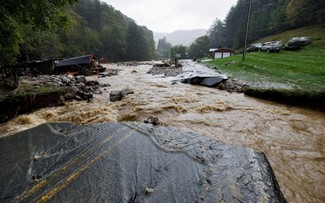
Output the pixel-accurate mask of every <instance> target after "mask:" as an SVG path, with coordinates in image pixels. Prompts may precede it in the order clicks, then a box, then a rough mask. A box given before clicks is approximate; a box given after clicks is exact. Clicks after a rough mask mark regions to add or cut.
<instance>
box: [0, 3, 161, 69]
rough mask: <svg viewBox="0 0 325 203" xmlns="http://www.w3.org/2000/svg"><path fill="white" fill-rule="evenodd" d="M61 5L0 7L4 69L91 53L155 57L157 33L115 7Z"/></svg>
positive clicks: (116, 58) (113, 58)
mask: <svg viewBox="0 0 325 203" xmlns="http://www.w3.org/2000/svg"><path fill="white" fill-rule="evenodd" d="M60 2H62V3H61V4H55V3H52V1H49V0H44V1H42V2H38V1H37V2H30V1H23V2H20V1H17V2H13V1H6V3H4V4H2V5H0V11H1V12H0V13H1V14H0V17H1V19H3V20H1V24H0V33H1V40H0V49H1V52H0V57H1V60H0V66H3V65H8V64H12V63H15V62H17V61H18V62H21V61H28V60H34V59H59V58H66V57H73V56H78V55H83V54H90V53H94V54H96V55H97V56H98V57H105V58H108V60H109V61H127V60H149V59H152V58H153V57H154V52H155V50H154V49H155V47H154V46H155V44H154V39H153V32H152V31H150V30H148V29H147V28H146V27H144V26H139V25H137V24H136V23H135V21H134V20H132V19H130V18H128V17H127V16H125V15H123V14H122V13H121V12H119V11H117V10H115V9H114V8H113V7H112V6H110V5H108V4H106V3H103V2H101V1H99V0H79V1H75V0H66V1H60ZM69 3H70V4H69ZM15 9H16V10H15ZM19 10H21V11H22V12H19ZM17 11H18V12H17ZM37 14H38V15H37ZM46 23H48V24H46ZM43 25H44V26H43Z"/></svg>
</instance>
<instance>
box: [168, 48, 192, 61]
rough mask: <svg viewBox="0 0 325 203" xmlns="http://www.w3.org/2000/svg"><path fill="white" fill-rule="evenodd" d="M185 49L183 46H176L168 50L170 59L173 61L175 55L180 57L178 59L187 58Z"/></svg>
mask: <svg viewBox="0 0 325 203" xmlns="http://www.w3.org/2000/svg"><path fill="white" fill-rule="evenodd" d="M187 49H188V48H187V47H186V46H183V45H176V46H172V47H171V48H170V55H171V58H172V59H175V56H176V54H179V55H180V59H186V58H188V53H187Z"/></svg>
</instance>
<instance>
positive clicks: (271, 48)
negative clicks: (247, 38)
mask: <svg viewBox="0 0 325 203" xmlns="http://www.w3.org/2000/svg"><path fill="white" fill-rule="evenodd" d="M281 46H282V42H281V41H271V42H264V43H263V44H262V46H261V48H260V51H267V52H278V51H280V49H281Z"/></svg>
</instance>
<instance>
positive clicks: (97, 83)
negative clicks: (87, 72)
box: [85, 80, 99, 86]
mask: <svg viewBox="0 0 325 203" xmlns="http://www.w3.org/2000/svg"><path fill="white" fill-rule="evenodd" d="M85 85H86V86H96V85H98V86H99V82H98V81H94V80H92V81H87V82H86V83H85Z"/></svg>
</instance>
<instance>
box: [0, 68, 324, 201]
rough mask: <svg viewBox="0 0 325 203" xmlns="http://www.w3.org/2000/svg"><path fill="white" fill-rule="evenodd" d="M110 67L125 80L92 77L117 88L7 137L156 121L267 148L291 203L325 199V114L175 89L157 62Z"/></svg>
mask: <svg viewBox="0 0 325 203" xmlns="http://www.w3.org/2000/svg"><path fill="white" fill-rule="evenodd" d="M107 67H108V68H113V69H121V71H120V72H119V75H118V76H112V77H106V78H97V77H96V76H92V77H88V80H98V81H99V82H100V83H103V84H110V85H111V87H107V88H106V89H105V90H104V89H103V94H101V95H95V99H94V100H92V101H91V102H89V103H87V102H69V103H67V104H66V105H65V106H63V107H54V108H46V109H42V110H39V111H36V112H34V113H31V114H28V115H21V116H19V117H17V118H15V119H13V120H12V121H10V122H8V123H7V124H5V125H2V126H0V135H2V136H4V135H8V134H12V133H14V132H17V131H19V130H23V129H27V128H30V127H33V126H36V125H38V124H41V123H45V122H73V123H77V124H87V123H96V122H109V121H113V122H116V121H140V122H142V121H143V120H145V119H146V118H147V117H149V116H156V117H158V118H159V120H160V121H161V122H162V123H163V125H166V126H172V127H177V128H180V129H182V130H185V131H193V132H196V133H200V134H203V135H206V136H209V137H211V138H214V139H217V140H220V141H222V142H224V143H229V144H234V145H241V146H247V147H251V148H255V149H258V150H261V151H263V152H264V153H265V154H266V156H267V158H268V159H269V161H270V163H271V166H272V168H273V170H274V172H275V175H276V178H277V180H278V182H279V184H280V188H281V190H282V192H283V194H284V196H285V197H286V199H287V200H288V201H289V202H325V184H324V183H325V114H324V113H322V112H317V111H312V110H307V109H303V108H297V107H292V106H286V105H281V104H277V103H274V102H269V101H264V100H258V99H254V98H251V97H247V96H244V95H243V94H238V93H228V92H226V91H220V90H218V89H215V88H207V87H202V86H193V85H189V84H182V83H176V84H175V83H172V81H173V80H174V79H177V78H164V77H163V76H162V75H158V76H152V75H149V74H147V71H148V70H149V69H150V67H151V66H150V65H139V66H117V65H116V64H111V65H109V66H107ZM184 70H186V72H185V74H183V76H182V77H185V75H189V74H193V72H195V74H207V71H210V70H206V68H205V67H204V66H201V65H198V64H196V65H195V64H193V63H191V62H186V65H185V67H184ZM124 88H131V89H133V90H134V92H135V94H131V95H128V96H126V98H124V99H123V100H122V101H119V102H114V103H113V102H110V101H109V93H110V91H112V90H122V89H124Z"/></svg>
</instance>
